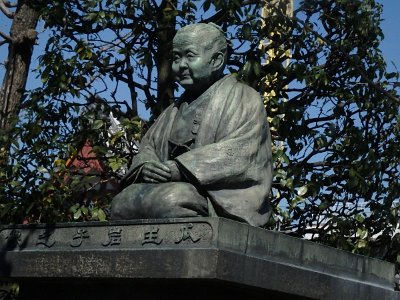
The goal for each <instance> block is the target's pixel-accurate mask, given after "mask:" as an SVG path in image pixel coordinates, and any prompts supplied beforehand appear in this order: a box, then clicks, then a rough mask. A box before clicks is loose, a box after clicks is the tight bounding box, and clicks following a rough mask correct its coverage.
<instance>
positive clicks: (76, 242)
mask: <svg viewBox="0 0 400 300" xmlns="http://www.w3.org/2000/svg"><path fill="white" fill-rule="evenodd" d="M89 237H90V236H89V233H88V231H87V230H86V229H78V230H77V232H76V234H75V235H74V236H73V237H72V242H71V244H70V245H71V247H80V246H81V245H82V242H83V240H84V239H88V238H89Z"/></svg>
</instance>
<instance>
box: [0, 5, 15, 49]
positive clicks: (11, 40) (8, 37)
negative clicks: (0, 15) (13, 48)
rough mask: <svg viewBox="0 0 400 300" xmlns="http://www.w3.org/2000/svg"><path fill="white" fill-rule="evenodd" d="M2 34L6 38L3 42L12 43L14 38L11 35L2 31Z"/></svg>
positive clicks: (0, 32)
mask: <svg viewBox="0 0 400 300" xmlns="http://www.w3.org/2000/svg"><path fill="white" fill-rule="evenodd" d="M0 1H1V0H0ZM0 36H1V37H2V38H3V39H4V41H2V42H3V44H4V43H12V42H13V41H14V40H13V39H12V37H11V36H9V35H7V34H5V33H4V32H2V31H0Z"/></svg>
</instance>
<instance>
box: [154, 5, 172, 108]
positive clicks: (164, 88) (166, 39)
mask: <svg viewBox="0 0 400 300" xmlns="http://www.w3.org/2000/svg"><path fill="white" fill-rule="evenodd" d="M176 5H177V0H164V1H163V2H162V3H161V5H160V14H159V16H158V32H157V42H158V47H157V54H156V62H157V71H158V82H157V91H158V92H157V105H156V106H155V107H153V108H152V113H153V116H158V115H159V114H160V113H161V112H162V111H163V110H164V109H165V108H167V107H168V106H169V105H170V104H171V103H172V102H173V99H174V78H173V76H172V69H171V60H170V55H171V53H172V39H173V38H174V36H175V32H176V30H175V20H176V16H175V14H174V12H175V11H176Z"/></svg>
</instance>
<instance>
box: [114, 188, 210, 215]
mask: <svg viewBox="0 0 400 300" xmlns="http://www.w3.org/2000/svg"><path fill="white" fill-rule="evenodd" d="M207 215H208V205H207V199H206V198H205V197H203V196H202V195H200V194H199V192H198V191H197V189H196V188H195V187H194V186H193V185H192V184H190V183H186V182H167V183H157V184H152V183H136V184H132V185H130V186H128V187H126V188H125V189H124V190H123V191H122V192H120V193H119V194H118V195H117V196H115V197H114V199H113V201H112V208H111V218H112V219H113V220H128V219H142V218H184V217H196V216H207Z"/></svg>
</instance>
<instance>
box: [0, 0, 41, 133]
mask: <svg viewBox="0 0 400 300" xmlns="http://www.w3.org/2000/svg"><path fill="white" fill-rule="evenodd" d="M32 2H33V1H31V0H19V1H18V6H17V9H16V12H15V14H14V18H13V23H12V26H11V34H10V37H11V40H10V41H9V48H8V60H7V62H6V73H5V75H4V79H3V85H2V87H1V90H0V130H4V131H5V132H8V131H9V130H10V129H12V128H13V124H14V122H13V120H15V118H16V117H17V116H18V113H19V109H20V103H21V100H22V97H23V95H24V92H25V85H26V80H27V77H28V73H29V65H30V62H31V57H32V51H33V46H34V44H35V41H36V37H37V33H36V31H35V29H36V25H37V22H38V19H39V11H38V10H37V9H35V8H34V7H33V6H32V4H31V3H32Z"/></svg>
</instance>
